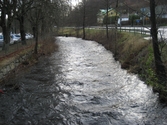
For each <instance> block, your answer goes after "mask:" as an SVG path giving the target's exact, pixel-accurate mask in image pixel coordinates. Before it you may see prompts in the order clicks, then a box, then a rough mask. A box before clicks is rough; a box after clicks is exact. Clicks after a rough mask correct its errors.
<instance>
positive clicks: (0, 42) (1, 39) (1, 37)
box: [0, 34, 3, 47]
mask: <svg viewBox="0 0 167 125" xmlns="http://www.w3.org/2000/svg"><path fill="white" fill-rule="evenodd" d="M2 46H3V35H2V34H0V47H2Z"/></svg>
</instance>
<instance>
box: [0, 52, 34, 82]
mask: <svg viewBox="0 0 167 125" xmlns="http://www.w3.org/2000/svg"><path fill="white" fill-rule="evenodd" d="M31 54H32V52H29V53H25V54H21V55H18V56H16V57H14V58H12V59H11V60H10V61H7V62H2V64H1V65H0V81H1V80H2V79H3V78H5V76H6V75H7V74H9V73H10V72H11V71H13V70H14V69H15V68H17V67H18V66H19V65H20V64H22V63H23V62H24V61H26V59H27V58H28V57H29V56H30V55H31Z"/></svg>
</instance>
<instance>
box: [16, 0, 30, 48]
mask: <svg viewBox="0 0 167 125" xmlns="http://www.w3.org/2000/svg"><path fill="white" fill-rule="evenodd" d="M32 4H33V0H18V3H17V14H16V19H17V20H18V21H19V23H20V34H21V41H22V44H23V45H25V44H26V38H25V24H24V22H25V16H26V15H27V12H28V11H29V10H30V9H32V6H31V5H32Z"/></svg>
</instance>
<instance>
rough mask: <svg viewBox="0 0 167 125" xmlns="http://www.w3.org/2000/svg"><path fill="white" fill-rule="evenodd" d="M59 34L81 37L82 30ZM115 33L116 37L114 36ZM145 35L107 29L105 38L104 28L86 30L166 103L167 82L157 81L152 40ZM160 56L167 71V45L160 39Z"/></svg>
mask: <svg viewBox="0 0 167 125" xmlns="http://www.w3.org/2000/svg"><path fill="white" fill-rule="evenodd" d="M61 31H63V32H61V33H60V34H61V35H62V33H63V34H69V35H70V36H75V37H80V38H82V30H75V29H64V30H61ZM116 35H117V37H115V36H116ZM144 37H145V36H143V35H141V34H138V33H127V32H117V34H115V31H114V30H112V31H111V30H109V38H108V39H107V38H106V32H105V30H94V29H87V30H86V39H88V40H93V41H96V42H98V43H100V44H102V45H103V46H104V47H105V48H106V49H108V50H109V51H111V52H112V53H113V54H114V58H115V60H118V61H119V62H120V64H121V67H122V68H123V69H126V70H127V71H128V72H129V73H134V74H138V76H139V78H140V79H141V80H142V81H144V82H145V83H146V84H147V85H148V86H152V87H153V90H154V92H158V93H159V99H160V100H161V101H162V102H166V103H167V83H161V84H159V83H158V79H157V77H156V74H155V66H154V56H153V49H152V41H151V40H145V39H144ZM159 47H160V51H161V58H162V60H163V63H164V65H165V68H166V71H167V56H166V51H167V46H166V44H165V43H164V42H163V41H162V42H161V43H160V44H159Z"/></svg>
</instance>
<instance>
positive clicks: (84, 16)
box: [82, 0, 86, 39]
mask: <svg viewBox="0 0 167 125" xmlns="http://www.w3.org/2000/svg"><path fill="white" fill-rule="evenodd" d="M85 6H86V5H85V0H83V26H82V30H83V37H82V38H83V39H85V18H86V15H85V14H86V12H85V11H86V10H85V9H86V8H85Z"/></svg>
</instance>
